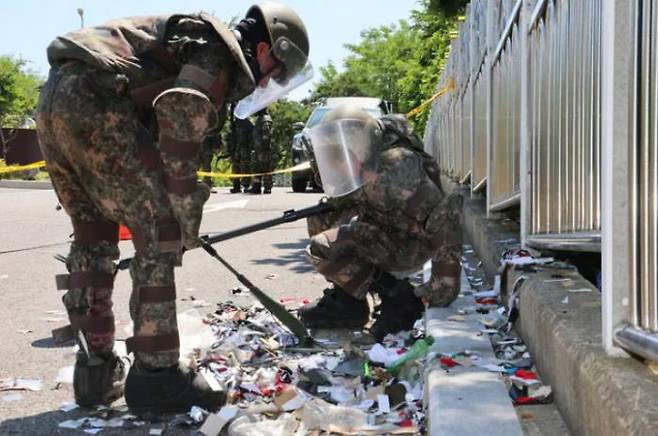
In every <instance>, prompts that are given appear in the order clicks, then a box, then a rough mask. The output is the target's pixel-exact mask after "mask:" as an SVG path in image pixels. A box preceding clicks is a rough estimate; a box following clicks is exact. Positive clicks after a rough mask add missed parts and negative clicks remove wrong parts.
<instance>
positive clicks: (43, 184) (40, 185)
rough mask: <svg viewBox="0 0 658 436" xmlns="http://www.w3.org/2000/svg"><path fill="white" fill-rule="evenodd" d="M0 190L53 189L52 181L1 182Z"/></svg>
mask: <svg viewBox="0 0 658 436" xmlns="http://www.w3.org/2000/svg"><path fill="white" fill-rule="evenodd" d="M0 188H11V189H53V184H52V183H51V182H50V180H0Z"/></svg>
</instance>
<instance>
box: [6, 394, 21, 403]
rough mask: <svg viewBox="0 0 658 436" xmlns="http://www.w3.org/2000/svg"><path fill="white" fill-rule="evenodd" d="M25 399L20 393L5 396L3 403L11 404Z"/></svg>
mask: <svg viewBox="0 0 658 436" xmlns="http://www.w3.org/2000/svg"><path fill="white" fill-rule="evenodd" d="M23 398H25V397H24V396H22V395H21V394H19V393H14V394H7V395H3V396H2V401H4V402H6V403H11V402H13V401H20V400H22V399H23Z"/></svg>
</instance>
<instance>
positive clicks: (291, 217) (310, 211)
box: [117, 198, 333, 270]
mask: <svg viewBox="0 0 658 436" xmlns="http://www.w3.org/2000/svg"><path fill="white" fill-rule="evenodd" d="M331 210H333V206H332V205H331V203H330V202H328V201H327V200H326V199H324V198H323V199H322V200H320V202H319V203H318V204H316V205H314V206H310V207H305V208H303V209H299V210H295V209H290V210H286V211H285V212H283V214H282V215H281V216H280V217H278V218H272V219H269V220H266V221H261V222H259V223H256V224H250V225H248V226H244V227H240V228H237V229H234V230H230V231H228V232H222V233H216V234H213V235H206V236H203V237H202V238H201V239H203V240H204V241H205V242H207V243H209V244H215V243H217V242H222V241H226V240H228V239H233V238H237V237H238V236H242V235H246V234H249V233H253V232H257V231H259V230H263V229H268V228H270V227H274V226H278V225H280V224H285V223H290V222H293V221H297V220H300V219H304V218H308V217H310V216H313V215H319V214H322V213H327V212H329V211H331ZM131 260H132V258H131V257H129V258H126V259H121V261H119V264H118V265H117V269H118V270H123V269H128V267H130V261H131Z"/></svg>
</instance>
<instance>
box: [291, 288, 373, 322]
mask: <svg viewBox="0 0 658 436" xmlns="http://www.w3.org/2000/svg"><path fill="white" fill-rule="evenodd" d="M297 314H298V315H299V318H300V319H301V320H302V322H303V323H304V325H305V326H306V327H307V328H312V329H328V328H361V327H363V326H364V325H365V324H366V323H367V322H368V318H369V315H370V308H369V307H368V302H367V301H366V300H359V299H357V298H354V297H352V296H351V295H349V294H348V293H347V292H345V291H344V290H342V289H341V288H339V287H338V286H334V287H330V288H326V289H325V290H324V295H323V296H322V297H321V298H319V299H317V300H315V301H313V302H311V303H309V304H306V305H304V306H302V307H300V308H299V310H298V311H297Z"/></svg>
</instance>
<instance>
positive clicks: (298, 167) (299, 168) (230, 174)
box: [197, 162, 311, 179]
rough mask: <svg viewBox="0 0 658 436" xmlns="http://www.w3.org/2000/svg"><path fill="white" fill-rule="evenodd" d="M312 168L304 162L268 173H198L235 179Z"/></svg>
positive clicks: (202, 175)
mask: <svg viewBox="0 0 658 436" xmlns="http://www.w3.org/2000/svg"><path fill="white" fill-rule="evenodd" d="M309 168H311V163H310V162H302V163H300V164H298V165H295V166H294V167H290V168H286V169H283V170H276V171H270V172H267V173H250V174H235V173H209V172H206V171H199V172H197V174H198V175H199V176H201V177H215V178H218V179H235V178H242V177H256V176H268V175H270V174H283V173H292V172H295V171H303V170H307V169H309Z"/></svg>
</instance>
